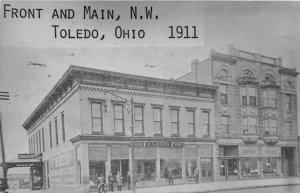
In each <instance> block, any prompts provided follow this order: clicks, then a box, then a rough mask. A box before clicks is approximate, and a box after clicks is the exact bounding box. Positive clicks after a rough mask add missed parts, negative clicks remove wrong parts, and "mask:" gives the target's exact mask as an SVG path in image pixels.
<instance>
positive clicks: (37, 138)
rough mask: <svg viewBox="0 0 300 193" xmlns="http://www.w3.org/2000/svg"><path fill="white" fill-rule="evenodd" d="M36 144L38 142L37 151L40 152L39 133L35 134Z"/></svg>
mask: <svg viewBox="0 0 300 193" xmlns="http://www.w3.org/2000/svg"><path fill="white" fill-rule="evenodd" d="M35 144H36V153H39V152H40V150H39V137H38V134H37V133H36V134H35Z"/></svg>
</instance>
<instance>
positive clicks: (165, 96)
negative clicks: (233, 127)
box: [79, 84, 214, 103]
mask: <svg viewBox="0 0 300 193" xmlns="http://www.w3.org/2000/svg"><path fill="white" fill-rule="evenodd" d="M79 89H81V90H87V91H94V92H103V93H109V92H113V93H114V94H117V95H129V96H135V97H144V98H161V99H167V100H180V101H191V102H202V103H214V99H213V98H208V97H197V96H190V95H176V94H173V95H171V94H163V93H157V92H149V91H148V92H145V91H136V90H124V89H118V90H116V89H112V88H109V87H96V86H90V85H85V84H80V85H79Z"/></svg>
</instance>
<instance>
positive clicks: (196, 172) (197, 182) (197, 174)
mask: <svg viewBox="0 0 300 193" xmlns="http://www.w3.org/2000/svg"><path fill="white" fill-rule="evenodd" d="M199 174H200V171H199V168H198V167H197V168H196V169H195V176H196V184H199Z"/></svg>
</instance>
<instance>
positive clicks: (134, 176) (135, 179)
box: [132, 173, 137, 193]
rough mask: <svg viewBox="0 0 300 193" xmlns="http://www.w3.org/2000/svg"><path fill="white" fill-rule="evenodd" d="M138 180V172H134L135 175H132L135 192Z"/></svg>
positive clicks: (133, 190)
mask: <svg viewBox="0 0 300 193" xmlns="http://www.w3.org/2000/svg"><path fill="white" fill-rule="evenodd" d="M136 182H137V174H136V173H133V175H132V192H133V193H135V189H136Z"/></svg>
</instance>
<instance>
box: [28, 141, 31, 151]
mask: <svg viewBox="0 0 300 193" xmlns="http://www.w3.org/2000/svg"><path fill="white" fill-rule="evenodd" d="M28 146H29V153H31V140H30V138H29V139H28Z"/></svg>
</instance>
